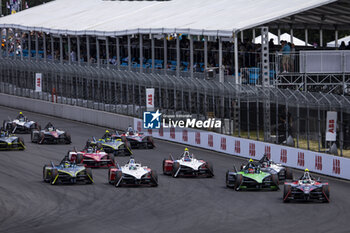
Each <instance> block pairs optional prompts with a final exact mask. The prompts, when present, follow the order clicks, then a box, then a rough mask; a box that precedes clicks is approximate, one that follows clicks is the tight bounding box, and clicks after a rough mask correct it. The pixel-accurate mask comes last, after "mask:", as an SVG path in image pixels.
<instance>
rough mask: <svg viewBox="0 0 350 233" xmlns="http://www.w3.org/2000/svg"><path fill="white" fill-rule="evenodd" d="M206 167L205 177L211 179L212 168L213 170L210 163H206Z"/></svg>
mask: <svg viewBox="0 0 350 233" xmlns="http://www.w3.org/2000/svg"><path fill="white" fill-rule="evenodd" d="M206 167H207V169H208V174H207V177H208V178H211V177H213V176H214V168H213V164H212V163H211V162H207V164H206Z"/></svg>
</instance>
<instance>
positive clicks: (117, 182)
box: [114, 171, 123, 188]
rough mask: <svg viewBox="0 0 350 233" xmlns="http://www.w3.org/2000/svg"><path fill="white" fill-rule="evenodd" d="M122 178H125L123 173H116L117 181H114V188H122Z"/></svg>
mask: <svg viewBox="0 0 350 233" xmlns="http://www.w3.org/2000/svg"><path fill="white" fill-rule="evenodd" d="M122 178H123V173H122V172H121V171H116V172H115V179H114V186H115V187H116V188H117V187H120V185H121V182H122Z"/></svg>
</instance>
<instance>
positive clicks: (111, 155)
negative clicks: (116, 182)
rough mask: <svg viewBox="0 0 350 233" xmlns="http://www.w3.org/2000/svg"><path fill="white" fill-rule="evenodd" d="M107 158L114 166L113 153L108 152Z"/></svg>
mask: <svg viewBox="0 0 350 233" xmlns="http://www.w3.org/2000/svg"><path fill="white" fill-rule="evenodd" d="M108 157H109V159H110V160H111V163H112V166H115V158H114V154H112V153H110V154H108Z"/></svg>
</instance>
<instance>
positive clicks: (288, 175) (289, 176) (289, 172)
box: [286, 167, 293, 180]
mask: <svg viewBox="0 0 350 233" xmlns="http://www.w3.org/2000/svg"><path fill="white" fill-rule="evenodd" d="M286 180H293V172H292V170H291V169H290V168H288V167H286Z"/></svg>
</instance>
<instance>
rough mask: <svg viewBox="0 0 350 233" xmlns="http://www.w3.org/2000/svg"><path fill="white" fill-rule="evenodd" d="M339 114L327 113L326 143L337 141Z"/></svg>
mask: <svg viewBox="0 0 350 233" xmlns="http://www.w3.org/2000/svg"><path fill="white" fill-rule="evenodd" d="M336 129H337V112H331V111H328V112H327V130H326V141H331V142H335V141H336V140H337V130H336Z"/></svg>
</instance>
